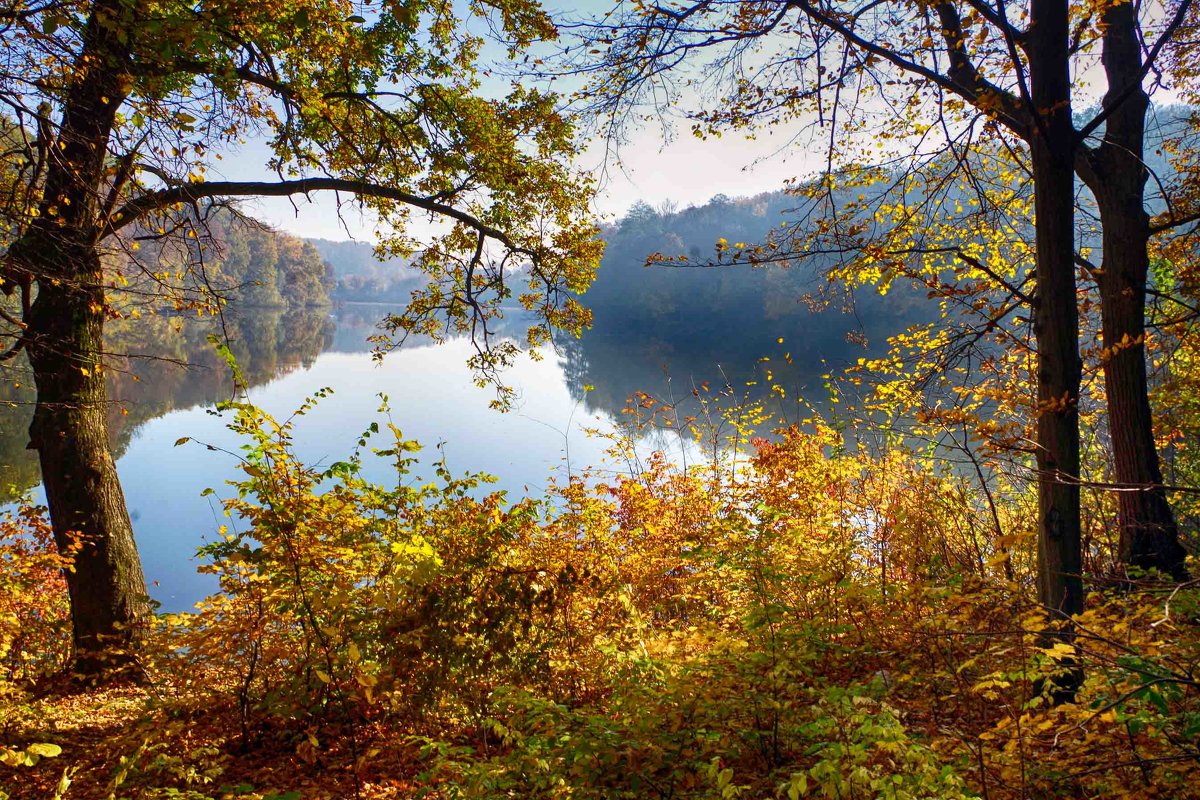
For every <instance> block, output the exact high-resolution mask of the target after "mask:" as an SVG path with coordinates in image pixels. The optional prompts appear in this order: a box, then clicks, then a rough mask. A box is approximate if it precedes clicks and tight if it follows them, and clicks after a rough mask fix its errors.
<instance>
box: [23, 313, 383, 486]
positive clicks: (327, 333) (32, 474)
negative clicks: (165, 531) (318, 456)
mask: <svg viewBox="0 0 1200 800" xmlns="http://www.w3.org/2000/svg"><path fill="white" fill-rule="evenodd" d="M336 327H337V326H336V322H335V320H334V319H333V318H332V317H331V316H330V314H329V312H328V310H327V309H309V308H297V309H281V308H245V309H241V310H236V311H231V312H230V313H228V314H226V315H225V316H224V318H222V319H216V318H212V319H206V320H195V319H190V320H184V319H181V318H178V317H166V316H157V317H148V318H143V319H140V320H137V321H125V322H119V323H114V324H112V325H110V326H109V330H108V336H107V341H106V346H107V349H108V351H109V352H110V353H111V354H112V355H110V357H109V358H108V361H107V369H108V389H109V399H110V408H109V413H108V424H109V434H110V437H111V440H112V444H113V450H114V454H115V455H116V456H117V457H118V458H120V456H121V455H123V454H124V453H125V451H126V450H127V449H128V447H129V444H130V442H131V441H132V440H133V438H134V436H135V435H136V434H137V431H138V430H139V429H140V428H141V427H142V426H143V425H144V424H145V423H146V422H148V421H149V420H152V419H155V418H158V417H161V416H163V415H164V414H167V413H169V412H171V411H173V410H176V409H186V408H193V407H196V406H211V405H213V404H215V403H217V402H219V401H221V400H228V399H229V398H230V396H231V394H232V392H233V378H232V373H231V371H230V369H229V367H228V365H227V364H226V363H225V361H224V359H223V358H222V356H221V355H219V354H218V352H217V350H216V348H215V347H214V346H213V345H212V344H211V343H210V342H209V337H210V336H211V335H214V334H215V335H217V336H219V337H220V339H221V340H223V341H228V343H229V346H230V350H231V351H232V352H233V354H234V356H235V357H236V359H237V363H238V365H239V368H240V370H241V371H242V374H243V377H244V379H245V380H246V382H247V384H248V385H249V386H251V387H254V386H259V385H262V384H265V383H267V382H269V381H272V380H275V379H276V378H279V377H281V376H283V375H286V374H288V373H289V372H292V371H294V370H297V369H306V368H308V367H310V366H312V364H313V362H314V361H315V360H316V358H317V357H318V356H319V355H320V354H321V353H322V352H324V351H325V350H326V349H327V348H328V347H329V346H330V344H331V343H332V342H333V333H334V330H335V328H336ZM362 347H363V348H364V349H365V347H366V345H365V344H363V345H362ZM34 399H35V395H34V391H33V379H32V375H31V374H30V372H29V366H28V362H27V361H25V359H24V358H23V357H22V358H20V359H18V360H16V361H14V362H13V363H12V364H9V365H5V367H4V369H3V372H2V373H0V404H3V411H2V412H0V500H3V501H11V500H12V499H14V498H15V497H16V496H19V495H20V494H21V493H23V492H25V491H27V490H28V489H30V488H31V487H33V486H35V485H36V484H37V483H38V482H39V481H40V476H39V473H38V467H37V457H36V455H35V454H34V453H33V452H32V451H30V450H27V449H26V444H27V443H28V441H29V435H28V431H29V423H30V420H31V419H32V418H33V402H34Z"/></svg>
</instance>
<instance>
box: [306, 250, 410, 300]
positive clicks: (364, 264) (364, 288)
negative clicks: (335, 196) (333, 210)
mask: <svg viewBox="0 0 1200 800" xmlns="http://www.w3.org/2000/svg"><path fill="white" fill-rule="evenodd" d="M307 242H308V243H309V244H311V245H312V246H313V247H315V248H316V250H317V252H318V253H320V254H321V258H323V259H324V260H325V262H326V263H327V264H329V265H330V267H331V268H332V274H333V276H334V286H333V298H334V299H335V300H344V301H362V302H407V301H408V298H409V295H410V293H411V292H412V290H413V289H415V288H416V287H417V286H418V285H420V282H421V276H420V274H419V273H418V272H417V271H416V270H414V269H412V268H411V267H409V266H408V264H407V263H406V262H405V261H404V260H403V259H400V258H393V259H389V260H387V261H379V260H378V259H376V258H375V249H374V248H373V247H372V246H371V245H369V244H367V243H366V242H357V241H343V242H335V241H331V240H329V239H308V240H307Z"/></svg>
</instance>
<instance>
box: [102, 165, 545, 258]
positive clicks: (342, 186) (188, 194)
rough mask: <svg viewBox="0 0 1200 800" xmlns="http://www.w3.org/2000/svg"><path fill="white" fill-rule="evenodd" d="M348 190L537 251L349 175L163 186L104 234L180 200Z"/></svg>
mask: <svg viewBox="0 0 1200 800" xmlns="http://www.w3.org/2000/svg"><path fill="white" fill-rule="evenodd" d="M322 191H324V192H346V193H347V194H353V195H357V196H359V197H377V198H382V199H386V200H395V201H397V202H400V203H405V204H407V205H410V206H413V207H415V208H420V209H424V210H425V211H428V212H430V213H432V214H437V215H439V216H442V217H448V218H450V219H453V220H457V221H458V222H461V223H463V224H464V225H466V226H468V227H470V228H472V229H474V230H475V231H478V232H479V233H480V234H482V235H484V236H486V237H487V238H489V239H494V240H496V241H498V242H500V243H501V244H503V245H504V246H505V247H507V248H509V249H510V250H512V251H514V252H517V253H523V254H524V255H527V256H530V257H531V258H535V256H536V254H535V253H534V252H533V251H532V250H530V249H528V248H525V247H520V246H518V245H517V244H516V243H515V242H514V241H513V240H512V239H511V238H510V237H509V236H508V234H506V233H505V232H504V231H501V230H499V229H498V228H494V227H492V226H491V225H488V224H487V223H485V222H483V221H482V220H480V219H479V218H478V217H476V216H474V215H472V214H468V213H467V212H466V211H463V210H461V209H458V208H455V207H454V206H451V205H447V204H446V203H443V202H440V201H438V200H433V199H431V198H428V197H422V196H421V195H416V194H412V193H410V192H406V191H403V190H401V189H396V188H393V187H391V186H382V185H380V184H377V183H370V182H367V181H359V180H350V179H347V178H298V179H296V180H290V181H200V182H196V183H187V184H182V185H180V186H174V187H171V188H167V189H160V190H158V191H154V192H148V193H146V194H143V195H140V196H139V197H135V198H133V199H132V200H130V201H129V202H127V203H126V204H125V205H124V206H122V207H121V208H120V209H118V210H117V211H116V213H114V214H113V215H112V217H110V218H109V221H108V224H107V225H106V226H105V228H104V231H103V236H109V235H111V234H113V233H115V232H117V231H118V230H120V229H121V228H123V227H125V226H126V225H129V224H130V223H132V222H135V221H137V220H138V219H140V218H141V217H143V216H145V215H146V214H148V213H150V212H151V211H155V210H158V209H161V208H167V207H169V206H173V205H175V204H177V203H195V202H197V201H199V200H203V199H205V198H209V197H288V196H291V195H296V194H308V193H310V192H322Z"/></svg>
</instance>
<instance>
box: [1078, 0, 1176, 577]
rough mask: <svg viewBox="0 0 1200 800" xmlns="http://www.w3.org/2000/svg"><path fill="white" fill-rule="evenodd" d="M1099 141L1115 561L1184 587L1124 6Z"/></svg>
mask: <svg viewBox="0 0 1200 800" xmlns="http://www.w3.org/2000/svg"><path fill="white" fill-rule="evenodd" d="M1103 29H1104V51H1103V62H1104V69H1105V72H1106V74H1107V78H1108V93H1107V94H1106V95H1105V97H1104V109H1105V111H1106V112H1107V113H1108V117H1107V119H1106V120H1105V134H1104V141H1103V143H1102V144H1101V145H1100V147H1099V148H1098V149H1097V151H1096V152H1095V153H1093V154H1092V157H1091V158H1090V159H1089V164H1090V167H1091V169H1090V170H1088V171H1087V173H1088V174H1087V175H1086V177H1088V178H1089V180H1088V184H1089V186H1090V188H1091V189H1092V193H1093V194H1094V195H1095V196H1096V201H1097V204H1098V205H1099V209H1100V225H1101V228H1102V230H1103V234H1102V248H1103V262H1102V264H1101V267H1102V269H1101V273H1100V275H1099V276H1098V282H1099V285H1100V313H1101V320H1102V327H1103V340H1104V348H1105V358H1104V390H1105V396H1106V399H1107V403H1108V428H1109V435H1110V437H1111V439H1112V450H1113V467H1114V472H1115V474H1116V479H1117V482H1118V483H1120V484H1122V488H1121V489H1120V490H1119V492H1118V494H1117V513H1118V524H1119V525H1120V534H1121V536H1120V543H1121V544H1120V549H1121V561H1122V563H1124V564H1126V565H1127V566H1132V567H1139V568H1142V569H1150V568H1153V569H1158V570H1162V571H1163V572H1165V573H1167V574H1169V575H1171V576H1173V577H1174V578H1177V579H1185V578H1186V575H1187V570H1186V568H1185V566H1184V558H1185V557H1186V555H1187V554H1186V552H1185V551H1184V549H1183V547H1182V546H1181V545H1180V544H1179V531H1178V528H1177V527H1176V524H1175V516H1174V514H1173V513H1172V512H1171V507H1170V505H1169V504H1168V503H1167V496H1166V491H1165V490H1164V489H1163V486H1162V470H1161V468H1160V467H1159V461H1158V449H1157V447H1156V445H1155V442H1154V430H1153V426H1152V420H1151V414H1150V400H1149V396H1148V394H1147V387H1146V348H1145V337H1146V320H1145V308H1146V306H1145V298H1146V279H1147V273H1148V271H1149V267H1150V259H1149V256H1148V252H1147V247H1148V243H1149V239H1150V217H1149V215H1148V214H1147V213H1146V204H1145V186H1146V178H1147V177H1148V173H1147V170H1146V166H1145V164H1144V162H1143V156H1144V152H1145V133H1146V112H1147V110H1148V109H1149V106H1150V100H1149V98H1148V97H1147V95H1146V93H1145V91H1144V90H1143V89H1142V86H1141V81H1140V79H1139V78H1138V75H1139V74H1140V69H1141V65H1142V62H1141V50H1140V47H1139V42H1138V38H1137V20H1136V17H1135V12H1134V8H1133V5H1132V4H1130V3H1123V4H1115V5H1110V6H1109V7H1107V8H1106V10H1105V12H1104V19H1103Z"/></svg>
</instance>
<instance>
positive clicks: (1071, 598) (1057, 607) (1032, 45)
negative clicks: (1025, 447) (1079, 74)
mask: <svg viewBox="0 0 1200 800" xmlns="http://www.w3.org/2000/svg"><path fill="white" fill-rule="evenodd" d="M1030 11H1031V25H1030V28H1029V46H1028V50H1027V52H1028V55H1029V73H1030V74H1029V80H1030V84H1029V85H1030V94H1031V98H1032V101H1033V105H1034V110H1035V112H1036V113H1035V116H1036V124H1035V125H1034V126H1033V130H1032V132H1031V136H1030V150H1031V155H1032V162H1033V179H1034V213H1035V214H1036V216H1037V225H1036V234H1035V236H1036V252H1037V305H1036V307H1035V309H1034V333H1035V335H1036V337H1037V351H1038V364H1037V372H1038V376H1037V378H1038V379H1037V384H1038V386H1037V394H1038V409H1037V468H1038V598H1039V600H1040V601H1041V603H1042V605H1044V606H1045V607H1046V608H1047V609H1049V610H1050V611H1052V612H1055V613H1057V614H1059V615H1062V616H1064V617H1069V616H1071V615H1073V614H1078V613H1079V612H1080V611H1082V610H1083V581H1082V576H1081V570H1082V554H1081V551H1080V547H1081V545H1080V523H1079V409H1078V400H1079V384H1080V379H1081V375H1082V365H1081V362H1080V358H1079V313H1078V310H1077V308H1076V296H1075V247H1074V234H1075V192H1074V183H1075V173H1074V169H1073V159H1072V156H1073V154H1074V150H1075V131H1074V127H1073V125H1072V120H1071V79H1070V70H1069V58H1068V37H1069V31H1068V9H1067V3H1066V0H1032V5H1031V8H1030Z"/></svg>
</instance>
